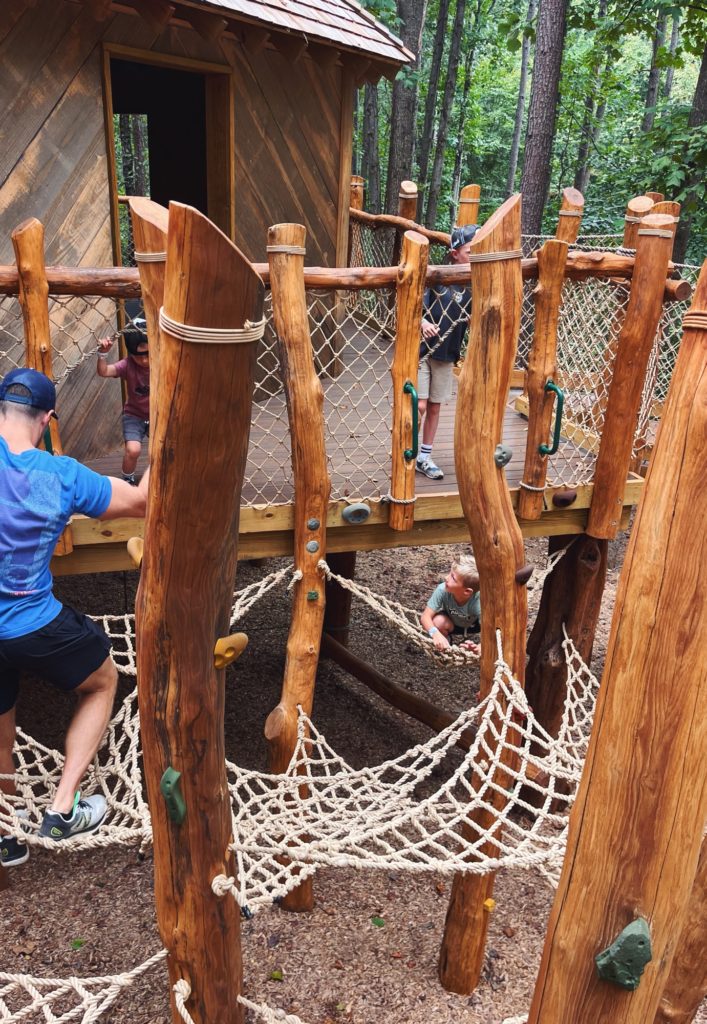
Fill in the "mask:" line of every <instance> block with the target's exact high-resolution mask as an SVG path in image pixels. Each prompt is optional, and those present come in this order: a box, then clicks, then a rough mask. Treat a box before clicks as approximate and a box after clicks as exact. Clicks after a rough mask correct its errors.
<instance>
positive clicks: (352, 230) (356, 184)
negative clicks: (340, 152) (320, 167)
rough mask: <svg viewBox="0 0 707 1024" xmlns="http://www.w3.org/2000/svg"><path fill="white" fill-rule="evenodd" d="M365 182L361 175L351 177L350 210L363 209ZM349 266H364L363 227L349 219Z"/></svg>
mask: <svg viewBox="0 0 707 1024" xmlns="http://www.w3.org/2000/svg"><path fill="white" fill-rule="evenodd" d="M364 185H365V181H364V179H363V178H362V177H361V176H360V175H359V174H352V175H351V186H350V199H349V203H350V209H352V210H362V209H363V190H364ZM348 265H349V266H350V267H362V266H364V259H363V246H362V245H361V225H360V224H359V223H358V222H357V221H354V220H352V218H351V217H349V244H348Z"/></svg>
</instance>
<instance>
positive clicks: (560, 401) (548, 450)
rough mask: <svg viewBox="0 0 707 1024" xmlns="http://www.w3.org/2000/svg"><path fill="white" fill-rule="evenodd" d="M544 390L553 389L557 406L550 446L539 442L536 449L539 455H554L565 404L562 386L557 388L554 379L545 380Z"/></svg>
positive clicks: (557, 444)
mask: <svg viewBox="0 0 707 1024" xmlns="http://www.w3.org/2000/svg"><path fill="white" fill-rule="evenodd" d="M545 390H546V391H554V392H555V394H556V395H557V406H556V408H555V433H554V434H553V437H552V447H550V446H549V445H547V444H541V445H540V447H539V448H538V451H539V452H540V454H541V455H554V454H555V452H556V451H557V449H558V448H559V447H560V429H561V427H562V410H563V408H564V405H565V393H564V391H563V390H562V388H558V386H557V384H555V382H554V380H549V381H548V382H547V384H546V385H545Z"/></svg>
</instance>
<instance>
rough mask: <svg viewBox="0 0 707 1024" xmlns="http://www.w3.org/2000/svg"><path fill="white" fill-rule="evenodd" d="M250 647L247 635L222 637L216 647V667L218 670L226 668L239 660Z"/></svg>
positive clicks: (236, 634)
mask: <svg viewBox="0 0 707 1024" xmlns="http://www.w3.org/2000/svg"><path fill="white" fill-rule="evenodd" d="M247 646H248V637H247V636H246V635H245V633H231V634H230V636H220V637H219V638H218V640H217V641H216V644H215V646H214V665H215V667H216V668H225V667H226V666H227V665H230V664H231V662H232V661H235V660H236V658H239V657H240V656H241V654H243V651H244V650H245V649H246V647H247Z"/></svg>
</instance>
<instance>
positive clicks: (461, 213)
mask: <svg viewBox="0 0 707 1024" xmlns="http://www.w3.org/2000/svg"><path fill="white" fill-rule="evenodd" d="M480 202H481V185H465V186H464V188H463V189H462V190H461V192H460V193H459V206H458V208H457V224H458V226H459V227H466V226H467V224H478V223H479V203H480Z"/></svg>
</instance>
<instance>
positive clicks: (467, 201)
mask: <svg viewBox="0 0 707 1024" xmlns="http://www.w3.org/2000/svg"><path fill="white" fill-rule="evenodd" d="M459 202H460V203H472V204H473V205H474V206H478V205H479V202H480V199H478V198H477V199H466V198H465V199H460V200H459Z"/></svg>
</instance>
